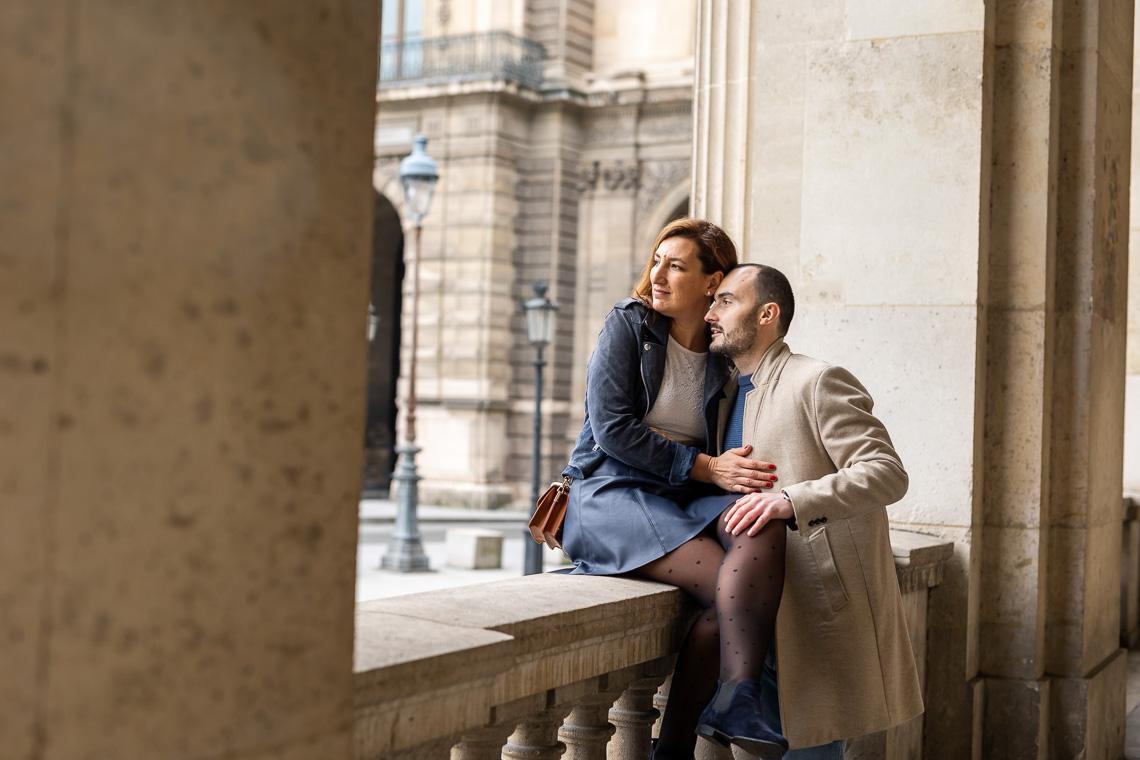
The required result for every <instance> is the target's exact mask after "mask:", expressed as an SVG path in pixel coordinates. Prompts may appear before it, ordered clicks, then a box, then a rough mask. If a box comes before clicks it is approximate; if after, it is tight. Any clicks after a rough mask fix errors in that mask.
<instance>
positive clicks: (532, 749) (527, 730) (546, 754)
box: [503, 706, 569, 760]
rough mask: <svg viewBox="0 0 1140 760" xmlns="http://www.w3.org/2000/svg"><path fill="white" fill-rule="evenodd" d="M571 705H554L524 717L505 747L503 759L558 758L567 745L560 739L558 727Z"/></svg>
mask: <svg viewBox="0 0 1140 760" xmlns="http://www.w3.org/2000/svg"><path fill="white" fill-rule="evenodd" d="M567 712H569V707H561V706H560V707H552V708H550V709H548V710H543V711H542V712H540V713H535V714H534V715H528V716H527V717H526V718H524V719H523V721H522V722H521V723H519V724H518V727H517V728H515V730H514V733H512V734H511V735H510V737H508V738H507V744H506V746H505V747H503V760H558V758H560V757H562V753H563V752H565V751H566V745H565V744H563V743H562V742H560V741H558V727H559V726H560V725H561V724H562V719H563V718H565V717H566V713H567Z"/></svg>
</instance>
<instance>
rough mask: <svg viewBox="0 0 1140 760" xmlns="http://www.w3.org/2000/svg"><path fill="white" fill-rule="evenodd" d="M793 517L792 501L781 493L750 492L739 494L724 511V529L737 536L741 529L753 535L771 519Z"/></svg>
mask: <svg viewBox="0 0 1140 760" xmlns="http://www.w3.org/2000/svg"><path fill="white" fill-rule="evenodd" d="M793 517H795V510H793V509H792V502H791V501H790V500H789V499H788V497H787V496H785V495H784V494H782V493H750V494H748V495H747V496H741V497H740V498H739V499H737V500H736V503H735V504H733V505H732V506H731V507H729V508H728V509H727V510H726V511H725V513H724V522H725V526H724V529H725V531H726V532H728V533H729V534H730V535H733V536H739V535H740V534H741V532H742V531H748V535H750V536H755V535H756V534H757V533H759V532H760V531H762V530H763V529H764V526H765V525H767V524H768V523H769V522H771V521H772V520H791V519H792V518H793Z"/></svg>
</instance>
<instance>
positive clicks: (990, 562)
mask: <svg viewBox="0 0 1140 760" xmlns="http://www.w3.org/2000/svg"><path fill="white" fill-rule="evenodd" d="M1045 540H1047V534H1043V533H1042V531H1040V530H1038V529H1036V528H999V527H986V529H985V534H984V539H983V542H982V549H983V557H982V568H981V582H982V589H981V590H982V599H981V625H980V629H979V637H980V641H979V648H980V652H981V662H980V667H981V670H982V672H983V673H986V674H987V675H995V676H996V675H1000V676H1005V677H1007V678H1022V679H1032V678H1034V677H1035V676H1038V675H1040V674H1041V673H1042V672H1043V669H1044V654H1045V651H1044V650H1045V626H1044V622H1045V608H1046V604H1045V582H1044V581H1045V563H1044V559H1045V552H1046V550H1047V547H1046V546H1045V545H1043V541H1045Z"/></svg>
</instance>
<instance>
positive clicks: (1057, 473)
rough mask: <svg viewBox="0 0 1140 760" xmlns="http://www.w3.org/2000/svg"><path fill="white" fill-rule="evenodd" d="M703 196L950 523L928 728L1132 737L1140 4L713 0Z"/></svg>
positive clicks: (993, 752) (1026, 739)
mask: <svg viewBox="0 0 1140 760" xmlns="http://www.w3.org/2000/svg"><path fill="white" fill-rule="evenodd" d="M699 8H700V10H699V13H700V17H699V33H698V61H697V72H696V80H697V85H696V102H695V122H696V131H695V135H694V141H695V143H694V165H693V169H694V171H693V175H694V187H693V200H694V213H695V214H696V215H698V216H707V217H708V218H710V219H712V220H713V221H716V222H720V223H722V224H724V225H725V227H726V228H727V229H728V231H729V233H730V234H732V235H733V236H734V238H735V239H736V240H737V241H738V243H739V245H740V249H741V251H742V254H743V258H745V259H746V260H749V261H760V262H764V263H768V264H771V265H774V266H776V267H778V268H780V269H781V270H783V271H784V272H785V273H787V274H788V276H789V277H790V278H791V281H792V284H793V286H794V287H795V288H796V294H797V302H798V303H797V309H796V316H795V321H794V323H793V324H792V327H791V331H790V333H789V335H788V342H789V344H790V345H791V347H792V348H793V350H796V351H800V352H803V353H806V354H810V355H814V356H818V357H820V358H822V359H826V360H828V361H830V362H833V363H836V364H842V365H844V366H847V367H848V368H850V369H851V370H853V371H854V372H855V373H856V375H858V376H859V378H860V379H861V380H863V381H864V382H865V383H866V385H867V387H868V388H869V389H870V391H871V393H872V394H873V395H874V397H875V399H876V402H877V404H876V411H877V413H878V414H879V415H880V416H881V417H882V418H883V419H884V421H885V422H886V424H887V427H888V428H889V429H890V431H891V434H892V436H893V437H894V440H895V443H896V445H897V447H898V449H899V452H900V454H901V455H902V458H903V460H904V462H905V463H906V465H907V469H908V471H909V473H910V476H911V483H910V492H909V493H908V495H907V497H906V499H905V500H904V501H903V502H901V503H900V504H898V505H896V506H895V507H893V508H892V509H891V517H892V524H893V526H895V527H902V528H910V529H913V530H918V531H923V532H928V533H937V534H940V535H942V536H945V537H946V538H949V539H952V540H953V541H954V547H955V555H956V556H955V560H954V562H953V563H952V564H951V565H950V566H949V567H948V568H947V574H946V579H945V581H944V583H943V584H942V585H940V586H939V587H938V588H937V589H936V590H934V591H933V592H932V594H931V597H930V611H929V615H930V620H929V626H930V628H929V631H930V633H929V640H928V645H929V648H928V659H927V674H928V680H927V690H926V704H927V712H926V718H925V727H924V752H925V754H926V756H927V757H931V758H955V759H957V758H963V757H971V756H973V757H980V756H981V757H1019V758H1020V757H1045V756H1046V755H1047V754H1051V755H1052V756H1053V757H1116V756H1119V755H1120V754H1121V752H1122V751H1123V728H1124V713H1123V710H1124V679H1125V675H1126V674H1125V670H1126V668H1125V661H1124V658H1123V656H1122V655H1123V652H1122V651H1121V650H1120V649H1119V648H1118V647H1119V644H1118V636H1119V631H1118V621H1119V581H1120V569H1119V568H1120V540H1121V539H1120V525H1121V518H1122V515H1121V513H1120V504H1121V499H1120V483H1121V472H1122V467H1123V463H1122V457H1123V454H1122V438H1123V390H1124V346H1125V332H1126V319H1125V302H1126V288H1125V280H1126V275H1125V273H1126V271H1127V269H1126V267H1127V246H1126V242H1125V241H1126V239H1127V234H1128V225H1127V219H1128V190H1129V159H1130V137H1131V135H1130V115H1131V76H1132V73H1131V72H1132V43H1133V40H1132V30H1133V4H1132V2H1130V1H1129V0H1124V1H1123V2H1110V1H1109V0H1094V1H1093V2H1077V0H1052V1H1050V0H1041V1H1040V2H1028V3H1025V2H1016V3H1015V2H996V3H985V4H983V3H975V2H954V3H935V4H918V5H916V4H914V3H911V2H907V0H884V1H883V2H875V3H870V2H852V1H850V0H848V1H847V2H842V1H841V0H817V1H813V2H810V3H807V4H804V5H803V6H796V7H795V8H792V9H790V8H789V6H788V5H787V4H785V3H776V2H769V1H768V0H763V1H762V2H757V3H747V2H743V0H702V1H701V2H700V3H699Z"/></svg>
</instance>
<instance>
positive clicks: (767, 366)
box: [752, 338, 792, 388]
mask: <svg viewBox="0 0 1140 760" xmlns="http://www.w3.org/2000/svg"><path fill="white" fill-rule="evenodd" d="M791 355H792V349H790V348H788V344H787V343H785V342H784V339H783V338H776V340H775V342H773V343H772V345H770V346H768V350H767V351H765V352H764V355H763V356H761V357H760V363H759V364H757V365H756V369H754V370H753V371H752V385H753V386H755V387H757V388H759V387H760V386H761V385H767V384H768V383H770V382H772V380H773V378H775V377H776V376H777V375H778V374H779V372H780V370H781V369H783V368H784V365H785V364H786V363H787V361H788V357H789V356H791Z"/></svg>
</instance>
